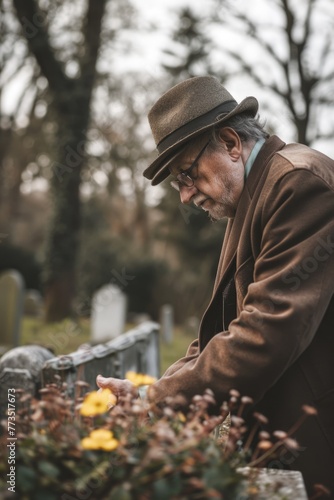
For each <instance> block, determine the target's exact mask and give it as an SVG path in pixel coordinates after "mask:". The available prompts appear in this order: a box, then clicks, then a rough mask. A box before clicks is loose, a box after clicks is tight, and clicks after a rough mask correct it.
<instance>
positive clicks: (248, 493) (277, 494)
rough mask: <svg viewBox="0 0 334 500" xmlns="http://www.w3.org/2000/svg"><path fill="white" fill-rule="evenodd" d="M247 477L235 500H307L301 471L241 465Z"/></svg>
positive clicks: (240, 470)
mask: <svg viewBox="0 0 334 500" xmlns="http://www.w3.org/2000/svg"><path fill="white" fill-rule="evenodd" d="M238 472H240V473H241V474H243V475H245V476H246V477H247V478H248V479H247V481H246V482H245V486H244V489H243V491H241V493H240V495H239V496H238V498H237V499H236V500H283V499H284V500H307V498H308V497H307V494H306V489H305V485H304V480H303V476H302V474H301V472H299V471H290V470H279V469H265V468H263V469H256V468H251V467H241V468H239V469H238Z"/></svg>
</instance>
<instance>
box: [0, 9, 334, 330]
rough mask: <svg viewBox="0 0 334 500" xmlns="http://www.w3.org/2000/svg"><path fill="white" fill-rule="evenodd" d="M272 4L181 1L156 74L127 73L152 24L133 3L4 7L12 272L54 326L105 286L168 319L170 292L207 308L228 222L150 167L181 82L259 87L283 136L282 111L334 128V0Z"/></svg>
mask: <svg viewBox="0 0 334 500" xmlns="http://www.w3.org/2000/svg"><path fill="white" fill-rule="evenodd" d="M261 2H262V3H261ZM258 3H259V5H260V4H261V5H263V7H264V8H265V9H268V12H269V13H270V14H271V15H270V16H268V15H265V14H264V15H262V16H259V15H258V14H256V12H253V10H254V9H253V10H252V9H249V11H247V9H246V10H245V9H243V10H239V9H238V6H239V4H236V3H235V2H230V1H228V0H214V1H213V3H212V4H210V8H208V9H207V12H206V13H205V15H204V14H198V13H196V11H195V10H194V9H192V8H190V7H180V8H179V9H178V11H177V12H176V13H174V14H173V15H174V16H175V17H176V19H177V22H176V24H175V28H174V30H173V32H171V33H170V40H169V42H168V43H167V46H166V48H165V51H164V53H163V54H162V55H161V68H160V70H159V71H160V73H159V75H160V76H158V77H155V78H153V77H152V76H150V74H149V73H147V72H145V70H144V68H143V71H141V72H139V71H136V72H133V71H130V70H127V72H124V71H118V69H117V61H118V60H119V59H122V58H123V59H126V58H127V57H130V56H131V51H133V50H134V48H133V44H132V42H131V40H132V36H133V34H134V33H136V31H137V32H138V31H139V32H140V30H147V29H148V28H147V27H146V26H142V25H141V22H140V18H139V14H138V12H136V10H135V8H134V6H133V5H132V4H131V1H130V0H127V1H124V0H123V1H122V2H120V1H118V2H111V1H110V0H100V1H99V2H94V0H86V1H85V2H79V1H78V0H76V1H74V2H73V1H72V2H69V0H56V1H54V2H50V1H49V0H3V1H2V2H1V14H2V53H3V57H2V73H1V77H0V97H1V100H2V102H7V100H8V99H9V100H13V102H14V104H15V106H12V108H11V109H10V112H9V111H8V108H10V106H9V107H8V106H7V107H6V111H3V110H2V108H1V109H0V126H1V138H0V175H1V185H0V233H1V234H0V237H1V245H0V269H6V268H8V267H16V268H17V269H20V270H21V272H22V273H23V275H24V277H25V279H26V283H27V286H29V287H34V288H39V289H40V290H41V291H42V293H43V295H44V299H45V317H46V320H47V321H56V320H60V319H62V318H64V317H67V316H71V315H74V314H89V312H90V302H91V298H92V295H93V293H94V292H95V291H96V289H98V288H99V287H100V286H102V285H104V284H106V283H114V284H117V285H118V286H119V287H120V288H122V289H123V291H124V292H125V293H126V294H127V295H128V297H129V310H130V311H131V312H147V313H149V314H150V315H151V316H152V317H153V318H154V319H158V316H159V310H160V307H161V305H162V304H164V303H166V302H168V303H171V304H172V305H174V308H175V314H176V319H177V320H178V321H181V320H183V319H185V317H187V316H189V315H200V314H201V312H202V311H203V310H204V307H205V305H206V303H207V301H208V299H209V296H210V291H211V288H212V284H213V280H214V274H215V268H216V265H217V261H218V258H219V251H220V246H221V242H222V239H223V235H224V229H225V224H224V222H222V223H215V224H213V223H211V222H209V220H208V219H207V216H206V215H205V214H204V213H203V212H202V211H200V210H197V209H196V208H195V207H185V206H182V205H181V204H180V202H179V199H178V196H177V193H175V192H173V191H172V190H171V189H170V187H169V185H168V181H166V182H165V183H164V184H163V185H162V186H161V187H158V188H152V187H151V186H149V185H148V182H147V181H146V180H144V179H143V178H142V174H141V173H142V171H143V169H144V168H145V166H146V165H147V164H148V163H149V162H150V161H151V159H152V151H153V149H154V144H153V140H152V138H151V136H150V132H149V129H148V124H147V121H146V114H147V111H148V109H149V108H150V106H151V105H152V104H153V102H154V101H155V100H156V98H157V97H158V96H159V95H160V94H161V92H162V91H164V90H165V89H166V88H168V87H169V86H171V85H173V84H175V83H177V82H178V81H180V80H182V79H184V78H187V77H189V76H196V75H201V74H214V75H216V76H217V77H218V78H219V79H220V80H221V81H222V82H223V83H226V85H227V86H228V87H229V88H231V89H232V93H234V91H233V86H232V85H231V84H229V82H233V81H237V82H240V81H245V82H253V84H256V85H257V88H258V91H256V93H255V95H256V96H257V97H259V98H260V101H261V97H263V101H261V108H263V109H264V110H265V111H266V112H267V115H269V117H268V120H267V126H268V127H269V128H270V129H271V130H272V131H275V130H277V128H279V127H278V126H282V123H280V119H281V118H280V116H282V117H283V118H284V119H283V118H282V119H283V122H284V120H285V121H286V124H287V126H288V127H290V129H291V130H292V131H293V135H294V137H295V139H296V140H298V141H299V142H303V143H305V144H309V145H311V146H312V145H316V144H317V141H319V140H320V139H321V140H325V139H331V138H333V134H334V132H333V130H334V124H333V118H332V117H333V114H332V113H330V109H332V108H333V101H334V99H333V88H334V86H333V81H334V63H333V57H332V55H333V48H334V44H333V35H332V33H334V31H333V23H334V10H333V5H332V3H331V2H330V0H322V1H320V0H305V2H304V3H303V6H302V8H300V7H298V10H297V7H296V6H295V4H294V3H293V2H292V1H291V0H290V1H288V0H276V1H275V0H270V2H265V1H264V0H261V1H260V2H258ZM257 12H258V11H257ZM268 19H270V21H269V20H268ZM319 26H322V29H321V30H319ZM238 37H239V42H238V43H239V45H238V43H237V40H238ZM240 43H242V45H240ZM238 46H239V47H240V46H242V47H243V50H241V51H238V50H236V48H235V47H238ZM132 57H133V56H132ZM18 81H20V82H21V91H20V93H19V94H18V93H16V94H15V88H16V87H17V82H18ZM22 81H23V82H24V85H22ZM243 85H244V88H243V91H242V96H245V95H249V94H251V93H252V92H250V91H249V84H248V83H244V84H243ZM254 92H255V91H254ZM262 105H263V106H262ZM277 109H279V111H280V115H279V117H278V116H277ZM324 117H325V119H324Z"/></svg>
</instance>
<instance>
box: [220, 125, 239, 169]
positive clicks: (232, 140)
mask: <svg viewBox="0 0 334 500" xmlns="http://www.w3.org/2000/svg"><path fill="white" fill-rule="evenodd" d="M219 139H220V141H221V143H222V145H225V149H226V152H227V153H228V154H229V155H230V157H231V159H232V160H234V161H237V160H238V159H239V158H240V156H241V153H242V143H241V139H240V137H239V135H238V134H237V133H236V131H235V130H233V128H231V127H222V128H221V129H220V130H219Z"/></svg>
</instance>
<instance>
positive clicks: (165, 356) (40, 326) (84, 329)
mask: <svg viewBox="0 0 334 500" xmlns="http://www.w3.org/2000/svg"><path fill="white" fill-rule="evenodd" d="M133 326H134V325H133V324H130V323H128V324H126V325H125V330H124V331H128V330H130V329H131V328H133ZM89 339H90V320H89V318H80V319H79V320H78V321H76V322H74V321H72V320H68V319H67V320H64V321H62V322H60V323H51V324H45V323H44V322H43V320H42V319H41V318H33V317H29V316H26V317H24V318H23V321H22V337H21V345H27V344H40V345H43V346H44V347H48V348H50V349H51V350H52V351H53V352H54V354H55V355H57V356H58V355H61V354H69V353H71V352H74V351H76V350H77V349H78V347H79V346H80V345H82V344H85V343H89ZM192 340H193V336H192V335H191V334H189V333H188V332H187V330H186V329H185V328H182V326H175V327H174V330H173V338H172V341H171V342H170V343H169V344H166V343H164V342H163V340H162V339H161V340H160V366H161V374H162V373H164V372H165V370H166V369H167V368H168V367H169V366H170V365H171V364H172V363H174V361H176V360H177V359H179V358H181V357H182V356H184V355H185V353H186V350H187V348H188V346H189V344H190V343H191V342H192ZM105 375H107V374H105Z"/></svg>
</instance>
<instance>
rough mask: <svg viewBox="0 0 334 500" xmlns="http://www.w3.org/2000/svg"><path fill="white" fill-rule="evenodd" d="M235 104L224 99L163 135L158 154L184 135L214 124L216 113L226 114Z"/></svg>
mask: <svg viewBox="0 0 334 500" xmlns="http://www.w3.org/2000/svg"><path fill="white" fill-rule="evenodd" d="M237 105H238V103H237V101H235V100H231V101H225V102H224V103H223V104H219V106H216V107H215V108H213V109H211V110H210V111H208V112H207V113H205V114H204V115H201V116H199V117H198V118H195V119H194V120H191V122H188V123H186V124H185V125H182V126H181V127H179V128H177V129H176V130H174V131H173V132H171V133H170V134H169V135H167V137H165V138H164V139H163V140H162V141H160V142H159V144H157V150H158V153H159V155H160V154H162V153H163V152H164V151H166V149H168V148H169V147H170V146H173V145H174V144H176V143H177V142H179V141H180V140H181V139H183V138H184V137H187V136H188V135H189V134H192V133H193V132H196V131H197V130H200V129H201V128H203V127H205V126H206V125H209V124H210V123H212V125H214V120H215V118H216V117H217V115H218V114H219V115H222V114H226V115H227V114H228V113H230V112H231V111H232V110H233V109H234V108H235V107H236V106H237ZM219 118H220V117H219Z"/></svg>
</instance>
